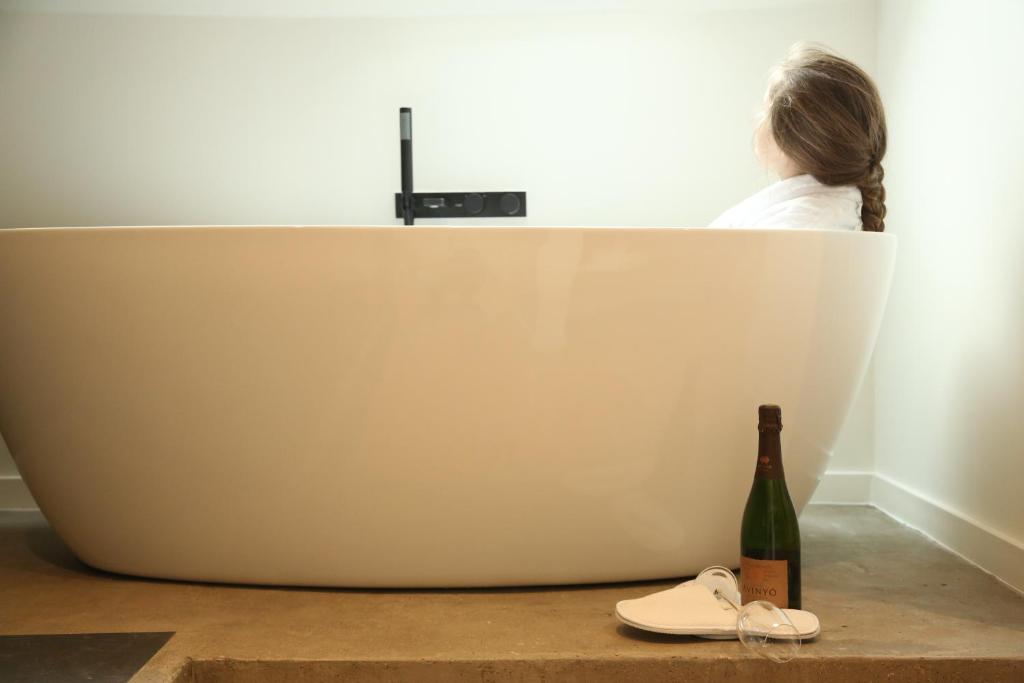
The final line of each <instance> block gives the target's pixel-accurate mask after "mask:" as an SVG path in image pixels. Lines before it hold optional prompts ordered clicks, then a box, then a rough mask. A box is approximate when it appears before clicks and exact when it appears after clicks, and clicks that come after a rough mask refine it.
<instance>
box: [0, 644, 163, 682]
mask: <svg viewBox="0 0 1024 683" xmlns="http://www.w3.org/2000/svg"><path fill="white" fill-rule="evenodd" d="M172 635H174V633H61V634H52V635H51V634H47V635H28V636H0V681H3V682H4V683H42V682H44V681H45V682H46V683H73V682H75V683H76V682H77V681H90V682H92V683H125V682H126V681H127V680H128V679H129V678H131V677H132V676H133V675H134V674H135V672H137V671H138V670H139V669H141V668H142V666H143V665H144V664H145V663H146V662H148V661H149V659H150V658H151V657H152V656H153V655H155V654H156V653H157V651H158V650H159V649H160V648H161V647H163V646H164V643H166V642H167V641H168V640H170V639H171V636H172Z"/></svg>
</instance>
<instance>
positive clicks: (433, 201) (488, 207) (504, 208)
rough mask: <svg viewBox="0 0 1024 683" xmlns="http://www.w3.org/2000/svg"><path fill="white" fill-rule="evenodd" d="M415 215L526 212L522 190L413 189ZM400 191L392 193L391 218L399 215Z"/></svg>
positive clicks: (428, 216)
mask: <svg viewBox="0 0 1024 683" xmlns="http://www.w3.org/2000/svg"><path fill="white" fill-rule="evenodd" d="M412 211H413V216H415V217H416V218H485V217H494V216H497V217H504V218H510V217H513V216H525V215H526V193H525V192H413V194H412ZM402 215H403V214H402V193H401V192H396V193H395V218H402Z"/></svg>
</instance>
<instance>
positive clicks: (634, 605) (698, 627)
mask: <svg viewBox="0 0 1024 683" xmlns="http://www.w3.org/2000/svg"><path fill="white" fill-rule="evenodd" d="M739 605H740V592H739V587H738V585H737V583H736V577H735V576H734V575H733V573H732V572H731V571H729V570H728V569H726V568H725V567H709V568H708V569H705V570H704V571H703V572H701V573H700V575H699V576H698V578H696V579H692V580H690V581H686V582H684V583H681V584H679V585H678V586H675V587H674V588H669V589H668V590H663V591H659V592H657V593H652V594H651V595H646V596H644V597H642V598H636V599H634V600H621V601H619V603H618V604H617V605H615V616H616V617H618V618H619V621H621V622H622V623H624V624H628V625H629V626H633V627H635V628H639V629H643V630H645V631H654V632H655V633H669V634H673V635H688V636H700V637H702V638H711V639H716V640H730V639H735V638H737V637H739V636H738V628H737V621H738V619H739V616H740V613H741V611H742V610H743V609H744V608H741V607H739ZM780 611H781V612H782V613H783V614H784V615H785V617H786V618H788V620H789V621H790V622H791V626H790V625H787V626H786V628H784V629H773V628H771V625H770V624H769V625H765V626H764V627H763V628H764V629H765V631H764V633H763V634H762V633H758V634H757V635H761V636H763V637H768V636H771V637H772V638H777V639H781V640H785V639H793V640H797V639H799V640H809V639H811V638H814V637H816V636H817V635H818V634H819V633H821V624H820V623H819V622H818V617H816V616H815V615H814V614H812V613H810V612H807V611H806V610H800V609H782V610H780ZM755 628H757V627H756V626H755Z"/></svg>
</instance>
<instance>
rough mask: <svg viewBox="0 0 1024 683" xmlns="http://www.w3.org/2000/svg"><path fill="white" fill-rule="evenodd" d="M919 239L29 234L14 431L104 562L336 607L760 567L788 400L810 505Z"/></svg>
mask: <svg viewBox="0 0 1024 683" xmlns="http://www.w3.org/2000/svg"><path fill="white" fill-rule="evenodd" d="M895 249H896V240H895V238H894V237H892V236H890V235H884V234H873V233H848V232H825V231H791V230H765V231H746V230H711V229H680V228H672V229H647V228H510V229H506V228H462V227H459V228H434V227H416V228H399V227H366V228H364V227H189V228H171V227H145V228H70V229H14V230H0V316H2V320H0V433H2V434H3V436H4V438H5V439H6V441H7V443H8V445H9V447H10V450H11V452H12V454H13V455H14V458H15V461H16V462H17V465H18V468H19V470H20V471H21V473H22V475H23V476H24V479H25V481H26V483H27V484H28V487H29V489H30V490H31V492H32V494H33V495H34V496H35V498H36V500H37V501H38V503H39V506H40V507H41V509H42V511H43V512H44V514H45V515H46V517H47V519H48V520H49V521H50V522H51V523H52V525H53V526H54V528H55V529H56V530H57V532H58V533H59V534H60V535H61V536H62V537H63V538H64V540H65V541H66V542H67V543H68V545H69V546H70V547H71V549H72V550H73V551H74V552H75V553H76V554H77V555H78V556H79V557H80V558H81V559H82V560H83V561H85V562H86V563H88V564H90V565H93V566H95V567H98V568H102V569H106V570H110V571H115V572H124V573H128V574H138V575H144V576H155V577H166V578H175V579H193V580H203V581H227V582H243V583H269V584H304V585H323V586H363V587H370V586H405V587H424V586H488V585H515V584H557V583H576V582H603V581H620V580H632V579H650V578H656V577H670V576H681V575H688V574H693V573H695V572H697V571H699V570H700V569H702V568H703V567H705V566H708V565H712V564H725V565H731V566H735V565H736V564H737V563H738V556H739V526H740V517H741V514H742V509H743V504H744V502H745V500H746V497H747V493H748V490H749V487H750V482H751V479H752V476H753V472H754V460H755V456H756V448H757V431H756V426H757V406H758V404H760V403H769V402H770V403H778V404H780V405H781V406H782V408H783V422H784V425H785V428H784V431H783V433H782V437H783V457H784V462H785V467H786V476H787V480H788V483H789V488H790V492H791V494H792V496H793V501H794V503H795V504H796V507H797V509H798V510H800V509H802V508H803V506H804V505H805V504H806V502H807V500H808V498H809V497H810V496H811V493H812V492H813V491H814V488H815V486H816V485H817V483H818V481H819V479H820V478H821V476H822V473H823V472H824V471H825V467H826V464H827V462H828V459H829V454H830V451H831V449H832V447H833V444H834V443H835V441H836V437H837V435H838V434H839V430H840V427H841V426H842V424H843V421H844V419H845V418H846V415H847V413H848V411H849V409H850V407H851V403H852V401H853V399H854V397H855V394H856V392H857V389H858V386H859V384H860V382H861V379H862V377H863V375H864V372H865V368H866V366H867V364H868V359H869V356H870V354H871V350H872V347H873V345H874V342H875V337H876V334H877V331H878V327H879V324H880V321H881V318H882V312H883V309H884V306H885V300H886V296H887V292H888V288H889V281H890V276H891V272H892V268H893V261H894V256H895Z"/></svg>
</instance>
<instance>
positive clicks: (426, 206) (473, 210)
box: [395, 107, 526, 225]
mask: <svg viewBox="0 0 1024 683" xmlns="http://www.w3.org/2000/svg"><path fill="white" fill-rule="evenodd" d="M398 129H399V136H400V144H401V151H402V191H401V192H399V193H396V194H395V217H396V218H401V219H403V221H404V223H405V225H413V222H414V221H415V220H416V219H417V218H475V217H484V216H499V217H501V216H504V217H507V218H511V217H518V216H525V215H526V192H413V191H412V109H411V108H410V107H402V108H401V109H399V110H398Z"/></svg>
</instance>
